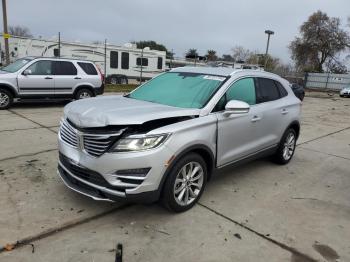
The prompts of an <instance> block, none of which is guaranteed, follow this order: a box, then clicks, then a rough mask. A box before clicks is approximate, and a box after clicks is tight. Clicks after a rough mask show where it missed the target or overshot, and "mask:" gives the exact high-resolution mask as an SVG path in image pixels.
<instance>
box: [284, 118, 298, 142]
mask: <svg viewBox="0 0 350 262" xmlns="http://www.w3.org/2000/svg"><path fill="white" fill-rule="evenodd" d="M289 128H292V129H294V131H295V133H296V134H297V139H298V138H299V134H300V123H299V121H297V120H295V121H293V122H292V123H290V124H289V126H288V127H287V129H289ZM287 129H286V130H287Z"/></svg>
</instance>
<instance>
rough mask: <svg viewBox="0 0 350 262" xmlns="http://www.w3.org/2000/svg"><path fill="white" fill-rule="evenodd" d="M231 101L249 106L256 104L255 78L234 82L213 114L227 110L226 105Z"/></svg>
mask: <svg viewBox="0 0 350 262" xmlns="http://www.w3.org/2000/svg"><path fill="white" fill-rule="evenodd" d="M230 100H239V101H243V102H246V103H248V104H249V105H255V104H256V94H255V84H254V79H253V78H244V79H241V80H238V81H236V82H234V83H233V84H232V85H231V86H230V87H229V89H228V90H227V91H226V93H225V94H224V95H223V97H221V99H220V100H219V102H218V103H217V104H216V106H215V108H214V110H213V112H219V111H223V110H225V105H226V104H227V102H228V101H230Z"/></svg>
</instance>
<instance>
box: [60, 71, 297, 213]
mask: <svg viewBox="0 0 350 262" xmlns="http://www.w3.org/2000/svg"><path fill="white" fill-rule="evenodd" d="M300 105H301V102H300V100H299V99H298V98H296V97H295V95H294V94H293V91H292V90H291V88H290V86H289V83H288V81H286V80H284V79H282V78H281V77H279V76H277V75H274V74H271V73H267V72H264V71H254V70H234V69H232V68H213V67H210V68H209V67H183V68H176V69H173V70H171V71H169V72H167V73H163V74H161V75H159V76H157V77H156V78H154V79H152V80H150V81H148V82H146V83H144V84H143V85H141V86H140V87H138V88H137V89H136V90H134V91H133V92H131V93H130V94H128V95H125V96H108V97H103V98H102V97H101V98H92V99H89V100H85V101H84V100H81V101H75V102H72V103H70V104H68V105H67V106H66V107H65V109H64V117H63V119H62V122H61V127H60V131H59V134H58V138H59V164H58V174H59V176H60V177H61V178H62V180H63V182H64V183H65V184H66V186H68V187H69V188H71V189H73V190H75V191H77V192H79V193H81V194H84V195H87V196H90V197H92V198H93V199H95V200H121V199H122V200H127V201H132V202H153V201H157V200H158V199H160V200H161V201H162V203H163V204H164V205H165V206H166V207H167V208H169V209H170V210H173V211H176V212H181V211H185V210H187V209H189V208H191V207H192V206H193V205H194V204H195V203H196V202H197V201H198V199H199V198H200V196H201V194H202V193H203V190H204V188H205V185H206V183H207V181H208V180H209V179H210V177H211V176H212V173H213V171H214V170H215V169H219V168H222V167H224V166H227V165H231V164H236V163H239V162H243V161H246V160H251V159H255V158H257V157H261V156H266V155H273V159H274V160H275V161H276V162H277V163H279V164H287V163H288V162H289V161H290V160H291V159H292V157H293V154H294V151H295V143H296V141H297V139H298V136H299V132H300V108H301V106H300Z"/></svg>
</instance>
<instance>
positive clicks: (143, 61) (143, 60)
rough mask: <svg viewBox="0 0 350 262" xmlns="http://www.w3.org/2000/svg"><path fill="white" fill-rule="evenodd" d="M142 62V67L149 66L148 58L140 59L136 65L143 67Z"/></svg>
mask: <svg viewBox="0 0 350 262" xmlns="http://www.w3.org/2000/svg"><path fill="white" fill-rule="evenodd" d="M141 60H142V66H148V59H147V58H141V57H138V58H137V59H136V65H138V66H140V65H141Z"/></svg>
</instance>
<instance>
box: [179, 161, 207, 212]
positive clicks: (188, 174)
mask: <svg viewBox="0 0 350 262" xmlns="http://www.w3.org/2000/svg"><path fill="white" fill-rule="evenodd" d="M203 178H204V171H203V167H202V166H201V165H200V164H199V163H198V162H189V163H187V164H186V165H184V166H183V167H182V168H181V169H180V171H179V173H178V174H177V176H176V179H175V183H174V197H175V200H176V202H177V203H178V204H179V205H181V206H187V205H189V204H191V203H192V202H193V201H195V200H196V199H197V197H198V196H199V194H200V192H201V190H202V187H203Z"/></svg>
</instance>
